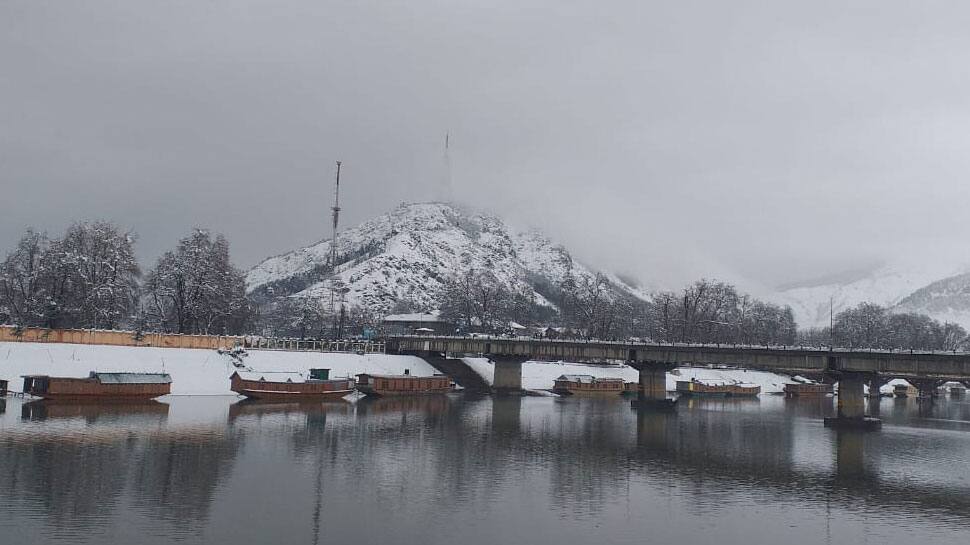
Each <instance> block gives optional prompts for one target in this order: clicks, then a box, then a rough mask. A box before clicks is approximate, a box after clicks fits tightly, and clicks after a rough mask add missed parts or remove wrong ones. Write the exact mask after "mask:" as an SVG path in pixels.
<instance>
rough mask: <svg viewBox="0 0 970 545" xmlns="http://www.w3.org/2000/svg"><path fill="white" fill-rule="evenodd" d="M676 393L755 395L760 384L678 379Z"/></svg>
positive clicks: (758, 390) (759, 391)
mask: <svg viewBox="0 0 970 545" xmlns="http://www.w3.org/2000/svg"><path fill="white" fill-rule="evenodd" d="M677 393H679V394H682V395H706V396H756V395H758V394H760V393H761V386H758V385H755V384H706V383H704V382H701V381H699V380H697V379H691V380H678V381H677Z"/></svg>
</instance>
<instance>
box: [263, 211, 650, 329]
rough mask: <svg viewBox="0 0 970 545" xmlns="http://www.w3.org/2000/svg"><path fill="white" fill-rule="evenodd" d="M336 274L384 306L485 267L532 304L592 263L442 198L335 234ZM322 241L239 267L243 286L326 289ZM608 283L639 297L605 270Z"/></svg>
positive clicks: (353, 300)
mask: <svg viewBox="0 0 970 545" xmlns="http://www.w3.org/2000/svg"><path fill="white" fill-rule="evenodd" d="M337 241H338V242H337V253H338V255H339V258H338V266H337V267H336V275H335V276H336V278H338V279H339V280H340V281H342V283H343V284H344V285H345V286H346V288H347V289H348V291H347V293H346V295H345V300H346V302H347V303H348V304H349V305H364V306H367V307H368V308H372V309H378V310H383V311H386V310H388V309H389V308H390V307H391V306H392V305H394V303H395V302H396V301H399V300H408V301H411V302H412V303H414V304H415V305H416V306H419V307H427V308H430V307H434V306H436V304H437V301H436V295H437V294H438V292H439V291H440V289H441V287H442V285H443V283H444V281H445V280H446V279H447V278H448V277H449V276H450V275H456V274H458V273H460V272H462V271H465V270H469V269H475V270H485V271H490V272H491V273H492V274H494V275H495V277H496V278H497V279H498V280H499V281H500V282H501V283H503V284H504V285H506V286H507V287H510V288H511V287H512V286H513V285H516V284H517V285H519V286H520V287H521V286H523V285H524V286H527V289H529V290H531V291H532V292H533V293H534V295H535V300H536V302H537V303H538V304H540V305H545V306H549V307H554V306H555V301H553V300H552V299H554V297H553V294H554V290H553V289H552V288H554V287H555V286H558V285H559V283H560V282H561V281H562V280H563V278H564V277H565V276H566V274H567V271H568V272H569V273H570V274H572V275H573V276H574V277H575V278H577V279H582V278H584V277H592V276H593V275H595V270H594V269H592V268H589V267H586V266H584V265H583V264H581V263H578V262H576V261H575V260H573V258H572V256H571V255H570V254H569V252H568V251H567V250H566V249H565V248H564V247H563V246H561V245H558V244H555V243H553V242H551V241H550V240H549V239H548V238H547V237H545V236H544V235H542V234H540V233H538V232H536V231H517V230H513V229H510V228H509V227H507V226H506V225H505V224H504V223H503V222H502V220H500V219H499V218H497V217H495V216H493V215H490V214H486V213H482V212H474V211H470V210H467V209H465V208H463V207H459V206H457V205H453V204H447V203H418V204H403V205H401V206H399V207H398V208H396V209H395V210H393V211H392V212H389V213H387V214H384V215H381V216H378V217H376V218H373V219H371V220H369V221H366V222H364V223H363V224H361V225H359V226H357V227H354V228H352V229H348V230H346V231H343V232H341V233H340V234H339V236H338V237H337ZM330 247H331V241H330V240H323V241H321V242H318V243H316V244H313V245H310V246H307V247H305V248H301V249H299V250H295V251H293V252H289V253H286V254H283V255H279V256H276V257H271V258H269V259H267V260H265V261H263V262H262V263H260V264H258V265H256V266H255V267H254V268H253V269H251V270H250V271H249V272H248V273H247V274H246V288H247V291H249V292H250V293H254V292H257V293H262V294H267V295H270V294H271V295H276V296H279V295H284V296H285V295H310V296H313V297H321V298H324V297H328V296H329V289H330V288H329V285H330V284H329V282H330V281H329V273H328V271H327V259H328V256H329V255H330ZM608 276H609V278H610V280H611V281H612V282H613V283H614V284H615V286H616V287H617V288H618V289H619V290H621V291H623V292H625V293H627V294H629V295H630V296H633V297H638V298H645V297H646V295H645V294H643V293H640V292H639V291H638V290H637V289H636V288H635V287H632V286H628V285H626V284H624V283H623V281H621V280H620V279H619V278H618V277H616V276H615V275H608Z"/></svg>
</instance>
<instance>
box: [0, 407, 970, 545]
mask: <svg viewBox="0 0 970 545" xmlns="http://www.w3.org/2000/svg"><path fill="white" fill-rule="evenodd" d="M878 409H879V412H880V413H881V416H882V418H883V419H884V420H885V422H886V424H885V427H884V429H883V431H882V432H878V433H872V434H867V435H859V434H853V433H837V432H834V431H831V430H828V429H825V428H823V427H822V424H821V417H822V416H823V415H828V414H830V413H832V400H831V399H829V400H827V401H825V402H821V403H819V402H808V403H805V402H792V401H786V400H785V399H783V398H779V397H763V398H762V399H760V400H752V401H724V400H720V401H718V400H711V401H704V402H696V401H695V402H691V403H689V404H682V406H681V407H679V408H678V410H677V412H676V413H673V414H662V413H640V414H638V413H637V412H635V411H632V410H631V409H630V407H629V404H628V402H625V401H622V400H615V401H613V400H608V401H606V400H600V401H597V400H581V399H554V398H481V399H465V398H463V397H461V396H455V397H438V398H412V399H387V400H379V401H376V402H361V403H359V404H357V405H353V404H343V403H341V404H327V405H316V406H312V407H300V406H295V405H259V404H248V403H238V402H236V400H235V399H232V398H219V397H215V398H204V397H201V398H190V397H181V398H167V399H166V400H165V401H164V402H163V403H159V404H154V405H142V406H132V407H119V406H114V407H113V406H101V407H93V406H70V405H47V406H45V405H41V404H29V405H26V404H24V403H22V402H21V401H20V400H14V399H8V400H6V407H5V412H4V414H2V415H0V483H2V486H0V532H2V533H0V542H2V543H98V544H129V543H139V544H153V543H169V542H172V541H178V542H180V543H187V544H190V543H210V544H213V543H231V544H246V543H253V544H267V543H272V544H274V545H278V544H287V543H300V544H303V543H306V544H309V543H365V544H369V543H375V544H376V543H414V544H418V543H421V544H446V543H447V544H453V543H463V544H484V543H502V544H526V543H553V542H555V543H560V544H584V545H585V544H589V543H673V542H675V541H676V542H680V543H688V544H692V543H718V544H729V543H786V544H793V545H800V544H810V543H880V544H891V543H907V544H912V543H914V542H919V543H964V544H965V543H967V540H968V538H970V402H967V401H955V400H947V401H943V402H940V403H938V404H936V405H934V406H933V407H927V406H925V405H920V404H917V402H916V401H915V400H900V401H897V400H892V399H884V400H883V401H882V402H881V403H880V405H879V408H878Z"/></svg>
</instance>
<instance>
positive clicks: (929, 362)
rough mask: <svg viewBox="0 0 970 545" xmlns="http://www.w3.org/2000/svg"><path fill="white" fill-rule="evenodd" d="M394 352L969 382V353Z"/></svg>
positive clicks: (473, 345)
mask: <svg viewBox="0 0 970 545" xmlns="http://www.w3.org/2000/svg"><path fill="white" fill-rule="evenodd" d="M387 346H388V351H389V352H398V353H408V352H410V353H421V352H424V353H452V354H482V355H487V356H495V357H518V358H529V359H539V360H554V361H558V360H563V361H576V362H585V361H599V362H602V361H617V362H624V363H627V364H628V365H631V366H633V367H636V368H640V367H643V366H646V365H651V364H663V365H688V364H690V365H708V364H710V365H735V366H739V367H747V368H752V369H764V370H768V371H778V372H784V373H820V372H826V371H829V372H859V373H878V374H881V375H886V376H892V377H900V378H914V379H919V378H922V379H939V380H961V381H965V380H970V353H964V352H910V351H905V352H904V351H889V350H871V351H870V350H847V349H834V350H829V349H820V348H808V347H763V346H735V345H709V344H678V343H673V344H662V343H660V344H649V343H624V342H609V341H588V342H584V341H575V340H568V341H567V340H550V339H531V338H508V337H448V336H437V337H429V336H406V335H405V336H393V337H389V338H388V339H387Z"/></svg>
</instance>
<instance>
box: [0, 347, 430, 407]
mask: <svg viewBox="0 0 970 545" xmlns="http://www.w3.org/2000/svg"><path fill="white" fill-rule="evenodd" d="M243 362H244V364H245V365H246V366H247V367H250V368H252V369H253V370H256V371H290V372H298V373H307V372H308V371H309V369H310V368H311V367H322V368H329V369H330V370H331V372H330V375H331V376H332V377H346V376H353V375H356V374H357V373H381V374H401V373H403V372H404V370H405V369H408V370H409V371H410V373H411V374H412V375H417V376H430V375H433V374H434V373H435V372H436V371H435V369H434V367H431V366H430V365H428V363H427V362H425V361H424V360H422V359H421V358H417V357H414V356H389V355H385V354H367V355H362V356H359V355H356V354H322V353H320V352H282V351H269V350H253V351H250V352H249V356H248V357H246V358H244V359H243ZM234 370H235V367H233V365H232V363H231V358H230V357H229V356H227V355H224V354H220V353H219V352H217V351H215V350H200V349H189V348H150V347H130V346H97V345H81V344H54V343H11V342H0V379H2V380H7V381H9V382H10V389H11V390H13V391H20V389H21V387H22V381H21V379H20V376H21V375H27V374H39V375H51V376H63V377H85V376H87V375H88V373H89V372H91V371H138V372H156V373H161V372H164V373H168V374H170V375H172V394H175V395H235V394H233V392H232V391H230V390H229V376H230V375H231V374H232V373H233V371H234Z"/></svg>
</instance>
